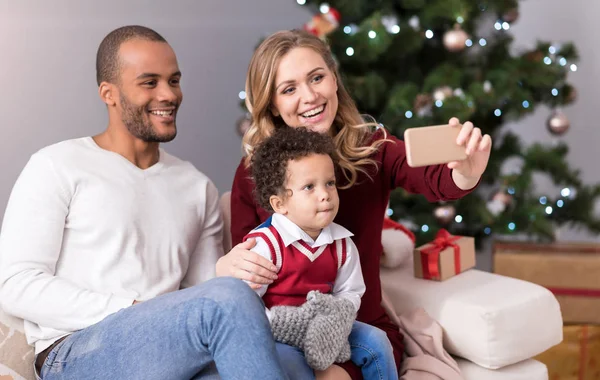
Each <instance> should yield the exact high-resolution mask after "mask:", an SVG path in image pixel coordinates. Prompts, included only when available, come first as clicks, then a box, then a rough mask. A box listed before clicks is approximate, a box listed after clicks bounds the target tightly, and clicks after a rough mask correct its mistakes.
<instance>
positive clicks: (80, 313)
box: [0, 153, 134, 331]
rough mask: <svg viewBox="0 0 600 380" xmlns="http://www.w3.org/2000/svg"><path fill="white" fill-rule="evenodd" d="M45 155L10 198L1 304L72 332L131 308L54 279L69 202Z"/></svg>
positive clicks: (2, 242) (1, 253)
mask: <svg viewBox="0 0 600 380" xmlns="http://www.w3.org/2000/svg"><path fill="white" fill-rule="evenodd" d="M66 188H67V186H65V184H64V183H61V181H60V179H59V176H58V175H57V174H56V171H55V167H54V165H53V164H52V162H51V161H50V159H48V158H47V157H45V156H43V155H42V154H40V153H37V154H34V155H33V156H32V157H31V159H30V160H29V162H28V163H27V165H26V166H25V168H24V169H23V172H22V173H21V175H20V176H19V178H18V179H17V182H16V183H15V186H14V188H13V191H12V193H11V195H10V199H9V201H8V205H7V208H6V213H5V215H4V222H3V226H2V233H1V235H0V303H1V307H2V308H3V309H4V310H5V311H6V312H8V313H9V314H12V315H15V316H17V317H20V318H22V319H25V320H28V321H30V322H33V323H36V324H38V325H41V326H45V327H50V328H54V329H58V330H62V331H76V330H79V329H82V328H85V327H87V326H90V325H92V324H95V323H97V322H99V321H101V320H103V319H104V318H105V317H107V316H108V315H110V314H112V313H114V312H116V311H118V310H120V309H122V308H125V307H128V306H130V305H131V304H132V303H133V301H134V300H133V299H129V298H123V297H118V296H115V295H113V294H108V293H99V292H95V291H91V290H89V289H85V288H82V287H80V286H78V285H77V284H75V283H73V282H71V281H68V280H65V279H63V278H60V277H57V276H55V270H56V266H57V262H58V260H59V258H60V252H61V246H62V240H63V232H64V229H65V223H66V220H67V219H68V213H69V204H70V201H71V198H72V194H70V193H69V192H68V191H66V190H65V189H66Z"/></svg>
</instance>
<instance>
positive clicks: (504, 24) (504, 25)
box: [502, 21, 510, 30]
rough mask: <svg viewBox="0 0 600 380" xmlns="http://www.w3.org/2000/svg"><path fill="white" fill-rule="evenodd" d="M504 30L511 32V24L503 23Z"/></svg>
mask: <svg viewBox="0 0 600 380" xmlns="http://www.w3.org/2000/svg"><path fill="white" fill-rule="evenodd" d="M502 29H504V30H509V29H510V24H509V23H507V22H506V21H504V22H503V23H502Z"/></svg>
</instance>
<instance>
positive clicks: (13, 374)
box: [0, 309, 35, 380]
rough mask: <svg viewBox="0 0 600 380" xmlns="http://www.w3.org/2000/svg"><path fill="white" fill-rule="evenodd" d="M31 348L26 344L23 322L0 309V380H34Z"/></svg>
mask: <svg viewBox="0 0 600 380" xmlns="http://www.w3.org/2000/svg"><path fill="white" fill-rule="evenodd" d="M33 358H34V353H33V347H32V346H30V345H28V344H27V339H26V338H25V333H24V332H23V320H22V319H18V318H15V317H13V316H10V315H8V314H6V313H4V312H3V311H2V309H0V379H4V378H5V376H6V378H7V379H14V380H21V379H28V380H31V379H35V376H34V374H33Z"/></svg>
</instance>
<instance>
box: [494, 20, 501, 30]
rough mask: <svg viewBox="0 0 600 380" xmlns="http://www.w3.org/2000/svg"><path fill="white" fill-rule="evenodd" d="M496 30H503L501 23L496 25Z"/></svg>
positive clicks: (498, 22) (497, 22)
mask: <svg viewBox="0 0 600 380" xmlns="http://www.w3.org/2000/svg"><path fill="white" fill-rule="evenodd" d="M494 28H495V29H496V30H502V24H501V23H500V21H496V23H495V24H494Z"/></svg>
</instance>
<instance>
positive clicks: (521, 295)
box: [381, 266, 562, 369]
mask: <svg viewBox="0 0 600 380" xmlns="http://www.w3.org/2000/svg"><path fill="white" fill-rule="evenodd" d="M381 280H382V287H383V291H384V292H385V294H386V296H387V297H388V298H389V300H390V301H391V303H392V304H393V307H394V308H395V311H396V313H398V314H401V313H403V312H405V311H408V310H412V309H414V308H416V307H423V308H424V309H425V310H426V311H427V313H428V314H429V315H430V316H431V317H432V318H433V319H435V320H437V321H438V322H439V323H440V325H441V326H442V327H443V329H444V347H445V348H446V350H447V351H448V352H449V353H451V354H453V355H456V356H460V357H463V358H465V359H468V360H470V361H472V362H474V363H476V364H479V365H480V366H483V367H486V368H490V369H496V368H501V367H504V366H507V365H511V364H515V363H518V362H521V361H523V360H525V359H529V358H531V357H533V356H535V355H537V354H539V353H541V352H543V351H545V350H546V349H548V348H550V347H552V346H554V345H556V344H558V343H560V341H561V340H562V317H561V314H560V307H559V304H558V302H557V301H556V298H555V297H554V296H553V295H552V293H550V292H549V291H548V290H547V289H545V288H543V287H541V286H538V285H535V284H532V283H529V282H525V281H521V280H517V279H513V278H508V277H504V276H500V275H496V274H492V273H487V272H481V271H478V270H475V269H471V270H468V271H466V272H465V273H462V274H460V275H458V276H455V277H453V278H450V279H448V280H446V281H443V282H436V281H429V280H422V279H417V278H414V276H413V269H412V266H409V267H400V268H396V269H387V268H381Z"/></svg>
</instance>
